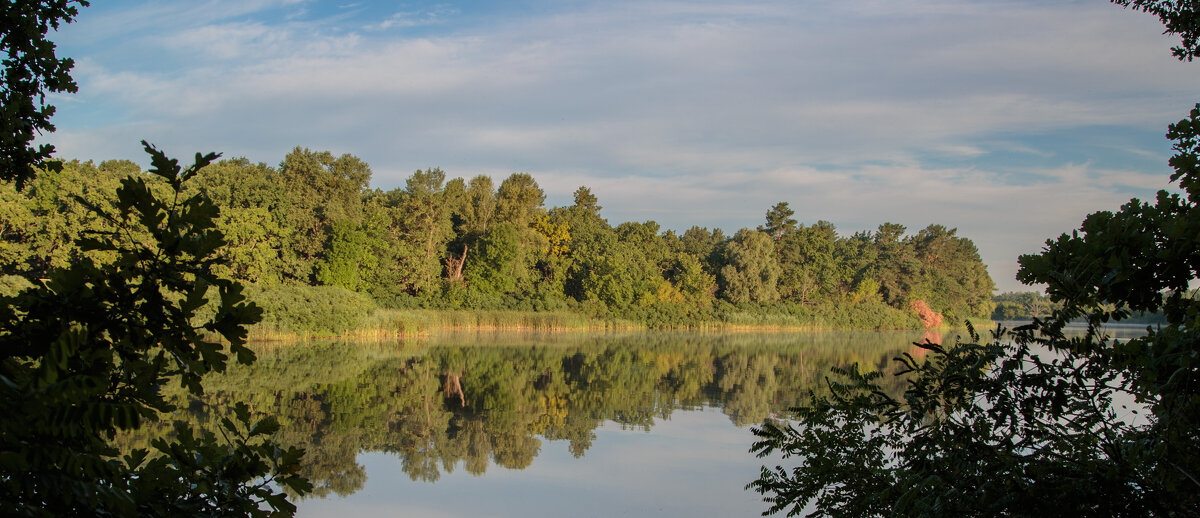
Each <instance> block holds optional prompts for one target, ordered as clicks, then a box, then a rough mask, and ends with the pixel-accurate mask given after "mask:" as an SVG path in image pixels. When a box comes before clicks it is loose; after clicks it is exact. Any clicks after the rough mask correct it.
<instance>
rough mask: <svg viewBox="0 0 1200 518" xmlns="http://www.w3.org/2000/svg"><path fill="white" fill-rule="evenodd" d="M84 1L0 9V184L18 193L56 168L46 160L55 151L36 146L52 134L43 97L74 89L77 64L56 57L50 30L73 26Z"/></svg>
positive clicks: (24, 0)
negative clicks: (0, 60)
mask: <svg viewBox="0 0 1200 518" xmlns="http://www.w3.org/2000/svg"><path fill="white" fill-rule="evenodd" d="M88 3H89V2H88V1H87V0H13V1H8V2H4V3H3V4H0V27H4V37H3V38H0V51H3V52H4V54H5V58H4V73H3V74H2V75H0V106H3V108H4V109H3V110H0V113H2V114H3V115H2V116H0V179H3V180H6V181H12V182H14V183H15V184H16V186H17V189H18V190H20V189H21V188H22V187H24V185H25V182H26V181H28V180H29V179H31V178H33V177H34V175H35V173H36V171H37V170H38V169H41V168H49V169H58V167H59V166H58V165H57V163H55V162H52V161H49V160H50V157H51V155H52V154H53V153H54V146H52V145H50V144H41V145H39V146H37V147H34V145H33V140H34V139H35V138H37V136H38V135H39V134H44V133H48V132H52V131H54V125H53V124H51V123H50V117H52V116H53V115H54V106H52V105H50V104H46V96H47V95H46V94H52V93H58V92H72V93H74V92H75V91H76V90H78V87H77V86H76V85H75V80H74V79H72V78H71V68H73V67H74V66H75V61H74V60H72V59H71V58H60V57H58V56H57V55H55V53H54V48H55V45H54V42H52V41H50V40H48V39H46V33H48V32H50V30H52V29H53V30H58V27H59V26H60V25H61V24H64V23H71V22H72V21H74V20H75V17H76V16H77V15H78V14H79V6H83V7H86V6H87V5H88Z"/></svg>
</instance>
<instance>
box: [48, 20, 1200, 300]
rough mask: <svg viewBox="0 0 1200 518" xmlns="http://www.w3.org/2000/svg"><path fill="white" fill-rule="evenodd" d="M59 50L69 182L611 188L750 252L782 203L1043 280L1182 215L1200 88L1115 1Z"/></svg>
mask: <svg viewBox="0 0 1200 518" xmlns="http://www.w3.org/2000/svg"><path fill="white" fill-rule="evenodd" d="M51 38H52V39H53V40H54V41H55V42H56V43H58V45H59V54H60V56H70V57H72V58H74V59H75V61H76V66H75V70H74V71H73V76H74V77H75V79H76V81H77V83H78V85H79V92H78V93H76V94H63V95H54V96H52V98H51V102H52V103H53V104H55V105H56V106H57V107H58V113H57V115H56V116H55V118H54V119H53V122H54V123H55V125H56V126H57V131H56V132H55V133H52V134H49V135H47V136H45V137H44V138H43V139H42V140H43V141H44V142H49V143H52V144H54V145H55V146H56V147H57V149H58V156H59V157H61V158H66V159H71V158H79V159H84V160H86V159H94V160H105V159H111V158H127V159H133V160H135V161H138V162H141V163H143V164H145V163H146V162H147V161H146V160H144V159H143V157H144V153H143V152H142V150H141V146H140V144H139V142H140V141H141V140H142V139H146V140H148V141H150V142H151V143H153V144H155V145H156V146H158V147H159V148H160V149H163V150H164V151H166V152H167V153H168V154H169V155H171V156H176V157H190V156H192V155H193V154H194V153H195V152H198V151H201V152H208V151H216V152H221V153H223V154H224V156H225V157H246V158H248V159H250V160H251V161H253V162H265V163H267V164H270V165H276V164H278V163H279V162H280V161H281V160H282V159H283V157H284V156H285V155H286V154H287V153H288V152H290V151H291V150H292V149H294V148H295V147H297V146H301V147H306V148H309V149H312V150H318V151H324V150H328V151H332V152H333V153H335V154H343V153H349V154H352V155H355V156H357V157H359V158H361V159H363V160H365V161H366V162H367V163H369V164H370V165H371V169H372V179H371V185H372V186H373V187H377V188H381V189H392V188H396V187H402V186H403V185H404V181H405V179H406V178H407V177H408V176H410V175H411V174H412V173H413V172H414V171H416V170H418V169H426V168H430V167H440V168H442V169H443V170H444V171H446V173H447V175H448V177H450V178H453V177H463V178H468V179H469V178H471V177H473V176H475V175H479V174H486V175H490V176H492V177H493V178H494V179H495V180H496V181H497V182H499V181H500V180H502V179H503V178H505V177H507V176H508V175H509V174H511V173H514V172H525V173H530V174H531V175H533V177H534V178H535V179H536V180H537V182H538V183H539V185H540V186H541V187H542V189H543V190H544V191H545V192H546V195H547V200H546V203H547V206H562V205H569V204H571V203H572V193H573V192H574V191H575V189H576V188H578V187H580V186H587V187H589V188H590V189H591V190H592V192H593V193H594V194H595V195H596V196H597V197H598V198H599V202H600V205H601V206H602V207H603V211H602V213H601V214H602V216H604V217H606V218H607V219H608V220H609V222H610V223H612V224H614V225H615V224H617V223H621V222H625V221H646V220H654V221H656V222H658V223H659V224H660V225H662V227H663V228H664V229H675V230H676V231H679V232H682V231H683V230H686V229H687V228H689V227H691V226H693V225H699V226H704V227H710V228H712V227H717V228H721V229H724V230H725V231H726V233H728V234H732V233H733V232H735V231H736V230H738V229H740V228H743V227H751V228H754V227H757V226H759V225H761V224H763V221H764V214H765V213H766V211H767V210H768V209H769V208H770V207H771V206H773V205H774V204H776V203H778V202H781V201H785V202H788V203H789V205H790V207H791V208H792V209H793V210H795V212H796V215H795V217H796V219H798V220H799V221H800V222H801V223H803V224H812V223H815V222H817V221H818V220H826V221H830V222H832V223H834V224H835V225H836V227H837V229H838V230H839V232H840V233H842V234H844V235H849V234H851V233H854V232H857V231H863V230H874V229H876V228H877V227H878V226H879V225H880V224H882V223H885V222H893V223H900V224H903V225H905V226H907V228H908V230H909V232H911V233H915V232H916V231H918V230H920V229H922V228H924V227H926V226H928V225H930V224H933V223H937V224H941V225H944V226H946V227H950V228H956V229H957V230H958V235H960V236H963V237H968V238H970V239H971V240H972V241H974V243H975V244H976V246H977V247H978V248H979V250H980V253H981V255H982V257H983V260H984V262H985V263H986V264H987V265H988V269H989V272H990V273H991V275H992V277H993V279H995V281H996V284H997V287H998V289H999V290H1001V291H1013V290H1027V289H1030V288H1028V287H1023V286H1022V285H1020V284H1019V283H1018V282H1017V281H1016V280H1015V279H1014V276H1015V274H1016V270H1017V262H1016V259H1017V257H1018V256H1019V255H1020V254H1030V253H1037V252H1038V251H1039V250H1040V249H1041V247H1042V245H1043V244H1044V242H1045V240H1046V239H1047V238H1050V237H1054V236H1057V235H1059V234H1061V233H1064V232H1069V231H1071V230H1072V229H1074V228H1077V227H1078V225H1079V223H1080V222H1081V221H1082V220H1083V218H1084V217H1085V216H1086V215H1087V214H1089V213H1091V212H1095V211H1099V210H1115V209H1117V208H1118V207H1119V206H1120V205H1121V204H1122V203H1124V202H1126V201H1128V200H1129V199H1130V198H1133V197H1137V198H1141V199H1147V198H1149V197H1152V196H1153V194H1154V192H1155V191H1157V190H1159V189H1164V188H1171V184H1170V182H1169V178H1168V176H1169V174H1170V169H1169V168H1168V166H1167V159H1168V158H1169V157H1170V155H1171V145H1170V142H1169V141H1167V140H1166V139H1165V138H1164V137H1163V135H1164V134H1165V132H1166V127H1167V125H1168V124H1169V123H1171V122H1174V121H1177V120H1179V119H1181V118H1183V117H1184V116H1185V115H1186V114H1187V111H1188V110H1189V109H1190V108H1191V107H1193V106H1194V105H1195V103H1196V102H1197V101H1200V92H1198V91H1197V85H1200V81H1198V80H1200V63H1196V64H1188V63H1181V62H1179V61H1177V60H1175V59H1174V57H1172V56H1171V54H1170V50H1169V48H1170V47H1171V46H1172V45H1173V44H1175V40H1174V39H1173V38H1172V37H1170V36H1167V35H1163V34H1162V26H1161V25H1160V24H1159V22H1158V20H1157V19H1156V18H1154V17H1152V16H1150V15H1146V14H1144V13H1138V12H1133V11H1128V10H1124V9H1122V8H1120V7H1118V6H1114V5H1111V4H1109V3H1107V2H1105V1H1103V0H1062V1H1059V0H973V1H971V0H912V1H907V0H862V1H858V0H832V1H825V0H812V1H795V0H785V1H771V0H767V1H759V2H754V1H750V2H723V1H717V0H713V1H663V0H637V1H625V0H604V1H593V0H555V1H549V0H510V1H503V2H482V1H473V2H472V1H443V2H422V1H414V2H403V1H398V2H397V1H386V2H383V1H375V2H372V1H366V0H363V1H353V0H342V1H320V0H155V1H144V0H142V1H135V0H99V1H94V2H93V5H92V6H91V7H87V8H84V9H82V10H81V13H80V16H79V18H78V19H77V21H76V22H75V23H73V24H70V25H67V26H65V27H63V28H61V29H60V30H59V31H58V32H57V33H56V34H53V35H52V36H51Z"/></svg>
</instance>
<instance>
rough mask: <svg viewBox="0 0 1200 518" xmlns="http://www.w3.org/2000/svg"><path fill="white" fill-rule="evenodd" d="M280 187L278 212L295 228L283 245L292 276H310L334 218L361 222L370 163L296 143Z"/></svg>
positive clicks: (280, 177)
mask: <svg viewBox="0 0 1200 518" xmlns="http://www.w3.org/2000/svg"><path fill="white" fill-rule="evenodd" d="M277 177H278V183H279V184H280V185H281V186H282V188H283V192H284V197H283V199H284V203H282V204H281V207H280V211H281V214H282V216H283V217H284V218H285V220H286V221H288V222H290V224H291V225H293V226H294V228H295V229H296V230H295V232H294V233H293V234H292V236H291V239H290V241H289V242H288V243H286V245H285V247H284V253H286V254H288V257H286V258H285V263H286V266H287V270H286V271H285V275H286V276H287V277H289V278H291V279H294V280H297V281H300V282H304V283H308V282H310V281H311V278H312V275H313V273H314V269H315V267H316V263H317V261H318V260H319V259H320V258H321V255H322V254H323V253H324V251H325V244H326V242H327V241H328V239H329V229H330V226H331V225H332V224H333V222H334V221H353V222H358V221H361V218H362V198H363V194H364V191H365V190H366V188H367V184H368V182H369V181H370V179H371V168H370V166H368V165H367V164H366V163H365V162H363V161H362V160H359V159H358V158H356V157H354V156H353V155H349V154H346V155H341V156H334V155H333V153H330V152H329V151H320V152H317V151H311V150H309V149H307V148H300V147H297V148H295V149H293V150H292V152H291V153H288V155H287V156H286V157H284V159H283V162H282V163H281V164H280V165H279V171H278V173H277Z"/></svg>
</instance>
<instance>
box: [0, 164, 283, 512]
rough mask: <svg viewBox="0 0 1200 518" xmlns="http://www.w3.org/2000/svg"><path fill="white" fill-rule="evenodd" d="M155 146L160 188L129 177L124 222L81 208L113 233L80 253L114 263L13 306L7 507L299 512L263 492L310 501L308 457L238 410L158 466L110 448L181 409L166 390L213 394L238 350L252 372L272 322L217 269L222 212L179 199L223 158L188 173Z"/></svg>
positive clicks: (5, 450)
mask: <svg viewBox="0 0 1200 518" xmlns="http://www.w3.org/2000/svg"><path fill="white" fill-rule="evenodd" d="M143 144H144V145H145V149H146V152H147V153H149V154H150V156H151V162H152V164H153V169H151V170H150V174H151V175H152V176H151V177H141V176H135V177H128V178H126V179H124V180H122V182H121V187H120V188H119V189H118V190H117V192H116V202H115V204H114V206H113V208H112V209H111V210H110V209H105V208H103V207H99V206H96V205H90V204H89V202H87V200H83V199H80V200H79V201H80V203H83V204H85V205H89V206H91V209H92V210H93V211H95V212H96V213H97V214H98V215H99V216H100V217H101V218H103V219H104V220H105V221H107V222H108V223H109V224H110V230H107V231H98V232H94V233H92V234H90V235H88V236H87V237H85V238H83V240H82V243H81V244H80V246H81V247H82V248H83V249H85V250H96V251H106V252H109V253H111V254H113V256H114V257H115V260H114V261H112V262H105V263H98V262H96V261H94V260H91V259H87V258H84V259H82V260H79V261H78V262H76V263H74V264H72V265H71V266H70V267H68V268H66V269H63V270H59V271H54V272H52V274H51V275H50V277H49V278H47V279H44V280H43V281H42V282H41V283H40V284H38V285H34V286H32V287H30V288H27V289H25V290H24V291H21V292H19V293H17V294H16V295H15V296H10V297H5V300H3V304H0V396H2V397H0V412H2V413H3V414H4V415H6V416H9V417H8V418H6V419H5V420H3V421H2V422H0V473H3V474H4V475H3V476H0V504H2V506H3V508H4V509H5V512H6V513H10V514H15V515H26V516H64V515H78V514H92V513H97V514H115V515H131V516H132V515H141V516H147V515H151V516H166V515H179V514H188V515H192V514H204V513H203V512H194V511H197V510H202V509H207V511H205V512H210V513H213V514H227V513H232V514H247V515H266V514H268V513H266V511H263V510H261V509H260V504H264V505H266V506H268V508H269V509H271V510H273V511H274V512H276V513H279V514H281V515H290V513H291V512H293V511H294V507H293V506H292V505H291V504H290V503H288V502H286V500H285V499H283V497H282V496H279V495H278V494H277V493H276V492H275V490H274V489H273V488H272V487H270V486H268V485H266V483H265V482H263V481H264V480H265V481H270V480H274V481H276V482H279V483H283V484H285V485H288V486H289V487H292V488H293V489H294V490H296V491H299V492H303V491H304V490H305V487H306V486H305V485H304V481H303V480H302V479H299V478H295V477H294V476H292V475H291V474H290V473H291V471H292V470H294V467H295V465H296V463H297V461H298V456H299V452H298V451H295V450H282V449H280V448H278V447H276V446H274V445H273V444H272V443H270V441H264V438H265V437H264V435H265V434H266V433H267V432H265V431H264V430H266V429H269V428H270V427H271V426H273V425H271V421H270V420H265V421H264V420H260V421H259V422H257V423H255V424H251V423H250V420H249V415H248V414H245V413H244V412H241V413H239V415H238V422H233V421H230V422H228V423H226V426H225V427H223V430H225V431H226V432H227V433H226V435H225V436H224V437H222V438H221V439H222V440H218V439H217V438H216V437H214V436H212V435H211V434H201V435H198V436H197V435H193V434H191V433H190V432H188V431H187V429H186V427H180V428H178V429H177V433H176V438H175V439H174V440H172V441H162V442H159V443H156V444H155V449H156V450H157V454H156V455H157V456H155V457H154V458H149V457H148V455H147V453H146V452H145V451H143V452H136V453H133V454H130V455H128V456H126V457H124V458H123V459H119V458H118V456H117V451H116V450H114V449H113V448H112V447H111V446H110V445H109V443H108V441H109V440H110V439H112V438H113V436H114V435H115V434H116V433H117V432H118V431H122V430H131V429H135V428H138V427H139V426H141V425H142V424H143V423H145V422H147V421H152V420H156V419H159V417H160V415H162V413H163V412H168V411H171V410H173V409H174V408H173V406H172V405H170V404H169V403H168V402H167V401H166V399H164V398H163V396H162V387H163V385H164V384H165V383H167V382H168V380H169V379H177V380H178V381H179V383H180V384H181V386H182V387H184V388H186V389H187V390H188V391H190V392H191V393H193V394H201V393H203V388H202V386H201V384H200V382H201V379H202V378H203V376H204V375H205V374H207V373H209V372H220V371H223V370H224V369H225V366H226V363H227V361H228V360H229V355H230V354H232V355H234V356H235V357H236V358H237V361H239V362H241V363H250V362H252V361H253V360H254V353H253V352H251V351H250V350H249V349H248V348H246V346H245V341H246V330H245V326H246V325H248V324H252V323H254V322H257V321H258V320H259V319H260V317H261V310H260V309H259V308H258V307H256V306H254V305H253V304H249V303H247V302H246V301H245V297H244V296H243V294H242V287H241V286H240V285H239V284H237V283H236V282H233V281H231V280H229V279H226V278H223V277H220V276H217V275H215V274H214V273H213V267H214V266H215V265H216V264H217V263H218V261H219V259H217V258H216V253H217V251H218V250H219V249H220V248H221V247H222V245H223V243H224V240H223V237H222V235H221V233H220V231H218V230H217V229H216V223H215V220H216V218H217V216H218V210H217V208H216V206H215V205H214V204H213V203H212V202H211V201H209V200H208V199H207V198H205V197H204V196H202V195H196V196H183V195H182V192H183V189H184V184H185V182H186V181H188V180H189V179H190V178H191V177H193V176H194V175H195V174H196V173H197V172H198V171H199V170H200V169H201V168H203V167H204V166H206V165H208V164H209V163H211V162H212V161H213V160H215V159H216V158H217V156H216V155H214V154H209V155H199V154H197V155H196V160H195V162H194V163H193V164H192V165H190V166H188V167H186V168H181V167H180V165H179V164H178V162H177V161H175V160H172V159H169V158H167V157H166V156H165V155H164V154H163V153H162V152H161V151H158V150H157V149H155V148H153V147H152V146H150V145H149V144H145V143H144V142H143ZM202 309H203V310H204V311H203V313H202V311H201V310H202ZM202 315H203V316H202ZM222 342H223V343H224V345H223V344H222ZM239 426H240V427H242V428H239ZM247 427H248V428H247ZM243 428H245V429H246V430H247V431H242V430H243ZM280 474H282V476H278V475H280ZM200 481H204V482H203V483H201V482H200ZM252 481H254V482H253V483H251V482H252Z"/></svg>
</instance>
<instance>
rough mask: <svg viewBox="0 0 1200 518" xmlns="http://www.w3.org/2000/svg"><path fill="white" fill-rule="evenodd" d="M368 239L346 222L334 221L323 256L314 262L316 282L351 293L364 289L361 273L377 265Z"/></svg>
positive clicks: (367, 235)
mask: <svg viewBox="0 0 1200 518" xmlns="http://www.w3.org/2000/svg"><path fill="white" fill-rule="evenodd" d="M377 248H379V247H378V246H374V243H372V240H371V236H370V235H369V234H368V233H367V232H366V231H364V230H363V229H362V228H359V226H358V225H355V224H354V223H351V222H349V221H336V222H334V223H333V226H332V228H331V229H330V231H329V244H328V245H327V248H326V252H325V256H324V258H323V259H321V261H320V262H318V263H317V273H316V279H317V282H320V283H321V284H325V285H328V286H341V287H343V288H346V289H348V290H351V291H363V290H365V289H366V288H367V280H366V279H365V278H364V277H365V276H364V274H366V275H370V272H371V270H374V269H375V267H376V266H377V265H378V259H377V256H376V255H375V249H377Z"/></svg>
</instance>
